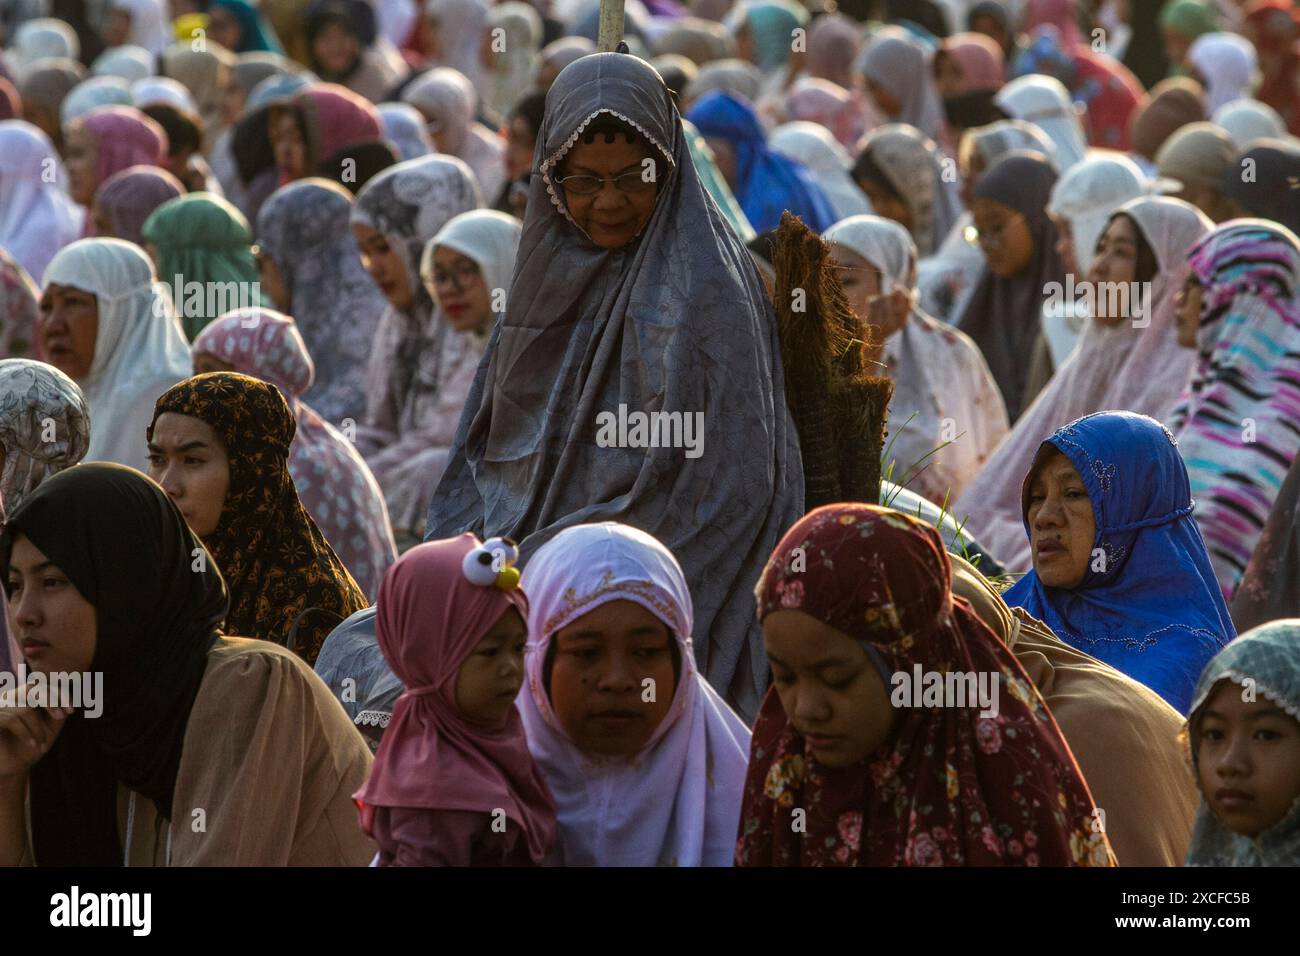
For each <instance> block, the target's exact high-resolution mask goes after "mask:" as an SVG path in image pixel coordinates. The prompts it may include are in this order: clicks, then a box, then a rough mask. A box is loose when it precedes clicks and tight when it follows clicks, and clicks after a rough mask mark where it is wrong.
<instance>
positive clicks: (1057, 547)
mask: <svg viewBox="0 0 1300 956" xmlns="http://www.w3.org/2000/svg"><path fill="white" fill-rule="evenodd" d="M1064 553H1065V545H1063V544H1061V542H1059V541H1040V542H1038V555H1039V557H1043V558H1050V557H1055V556H1056V555H1058V554H1064Z"/></svg>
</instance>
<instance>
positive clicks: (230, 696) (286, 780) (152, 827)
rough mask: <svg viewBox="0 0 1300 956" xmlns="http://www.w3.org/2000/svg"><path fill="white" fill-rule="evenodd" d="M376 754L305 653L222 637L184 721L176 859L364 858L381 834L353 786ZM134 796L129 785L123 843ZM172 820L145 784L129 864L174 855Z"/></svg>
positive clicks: (121, 823) (266, 862)
mask: <svg viewBox="0 0 1300 956" xmlns="http://www.w3.org/2000/svg"><path fill="white" fill-rule="evenodd" d="M370 763H371V756H370V750H369V748H368V747H367V746H366V744H365V740H364V738H362V736H361V734H360V733H359V732H358V731H357V729H356V727H354V726H353V724H352V722H351V721H350V720H349V719H348V717H347V714H346V713H344V711H343V708H342V707H341V706H340V705H339V703H338V701H337V700H335V699H334V697H333V696H332V695H331V694H330V692H329V689H328V688H327V687H326V686H325V684H324V683H322V681H321V680H320V678H318V677H317V676H316V675H315V673H313V672H312V670H311V668H309V667H308V666H307V665H306V664H305V663H303V661H302V660H300V659H299V658H298V657H297V656H296V655H294V654H292V653H290V652H288V651H286V650H285V649H284V648H282V647H280V646H278V645H275V644H270V643H267V642H265V641H254V640H248V639H246V638H221V639H219V640H218V641H217V642H216V643H215V644H214V645H213V646H212V649H211V650H210V651H209V652H208V666H207V670H206V671H205V672H204V675H203V683H202V685H201V686H200V687H199V692H198V696H197V697H195V699H194V709H193V710H192V711H191V712H190V719H189V723H188V725H187V726H186V730H185V742H184V745H183V749H182V751H181V762H180V768H179V770H178V771H177V774H176V793H175V798H174V801H173V807H174V813H173V820H172V825H171V827H170V834H171V864H170V865H172V866H365V865H366V864H367V863H369V862H370V859H371V857H373V856H374V853H375V844H374V843H373V842H372V841H371V840H370V838H369V837H367V836H366V835H365V834H364V833H362V832H361V828H360V826H359V824H358V819H357V810H356V807H355V806H354V805H353V803H352V794H353V793H355V792H356V791H357V790H358V789H360V787H361V785H362V783H364V782H365V778H366V774H367V773H368V772H369V770H370ZM131 796H132V794H131V791H129V790H127V788H126V787H123V786H120V785H119V787H118V801H117V804H118V837H119V839H120V840H121V841H122V844H123V846H124V847H125V846H126V833H127V819H128V815H129V807H130V803H131V799H130V798H131ZM198 811H202V813H201V814H200V813H199V812H198ZM200 823H202V825H203V828H202V829H200ZM30 827H31V824H30V819H29V821H28V835H27V841H28V842H27V845H28V849H27V851H26V852H25V853H24V855H23V860H22V865H24V866H31V865H32V864H33V860H32V854H31V829H30ZM168 832H169V828H168V826H167V823H166V821H165V820H161V819H159V817H158V814H157V812H156V810H155V809H154V805H153V802H152V801H151V800H149V799H147V798H145V797H141V796H138V795H137V796H136V798H135V813H134V820H133V822H132V824H131V833H132V835H131V841H130V854H129V858H130V865H131V866H164V865H167V844H168Z"/></svg>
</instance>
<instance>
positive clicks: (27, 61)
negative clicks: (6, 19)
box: [4, 17, 81, 80]
mask: <svg viewBox="0 0 1300 956" xmlns="http://www.w3.org/2000/svg"><path fill="white" fill-rule="evenodd" d="M4 56H5V60H6V61H7V62H8V63H9V66H10V67H11V68H12V69H13V71H14V74H15V75H16V76H17V77H18V78H19V79H20V80H21V79H22V78H23V77H24V76H25V75H26V74H27V72H28V71H29V70H30V69H31V68H32V64H33V63H35V62H36V61H37V60H46V59H51V58H58V59H65V60H76V59H78V58H79V57H80V56H81V42H80V41H79V40H78V39H77V33H76V31H75V30H73V29H72V27H70V26H69V25H68V24H66V23H64V22H63V21H62V20H56V19H54V18H53V17H38V18H37V19H35V20H28V21H27V22H26V23H23V24H22V25H21V26H19V27H18V29H17V30H15V31H14V36H13V41H12V42H11V43H10V45H9V48H8V49H6V50H5V51H4Z"/></svg>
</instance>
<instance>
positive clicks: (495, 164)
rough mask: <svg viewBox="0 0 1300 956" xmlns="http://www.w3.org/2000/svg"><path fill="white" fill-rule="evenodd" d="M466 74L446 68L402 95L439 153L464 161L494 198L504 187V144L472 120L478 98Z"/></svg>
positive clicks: (426, 74)
mask: <svg viewBox="0 0 1300 956" xmlns="http://www.w3.org/2000/svg"><path fill="white" fill-rule="evenodd" d="M474 89H475V88H474V86H473V85H472V84H471V83H470V81H469V79H468V78H467V77H466V76H465V74H463V73H460V72H458V71H456V70H453V69H451V68H449V67H442V66H440V67H438V68H436V69H433V70H430V71H429V72H428V73H425V74H424V75H423V76H421V77H420V78H419V79H417V80H416V81H415V82H414V83H412V84H411V85H410V86H408V87H407V88H406V90H405V91H404V92H403V93H402V101H403V102H405V103H409V104H410V105H411V106H414V107H415V108H416V109H417V110H419V111H420V113H421V114H422V115H423V116H424V118H425V120H426V121H428V124H429V133H430V134H431V135H432V136H433V142H434V145H435V146H437V147H438V152H440V153H444V154H446V155H448V156H455V157H457V158H459V159H463V160H464V161H465V165H467V166H469V168H470V169H472V170H473V171H474V176H475V177H476V178H477V179H478V185H479V189H480V190H481V191H482V193H483V195H484V196H496V195H498V194H499V193H500V192H501V187H502V186H503V185H504V184H505V176H506V166H505V144H504V143H502V141H501V137H499V136H497V135H495V134H493V132H492V131H491V130H489V129H488V128H487V127H486V126H484V125H483V124H482V123H479V122H478V121H476V120H475V119H474V113H475V107H476V105H477V94H476V93H475V92H474Z"/></svg>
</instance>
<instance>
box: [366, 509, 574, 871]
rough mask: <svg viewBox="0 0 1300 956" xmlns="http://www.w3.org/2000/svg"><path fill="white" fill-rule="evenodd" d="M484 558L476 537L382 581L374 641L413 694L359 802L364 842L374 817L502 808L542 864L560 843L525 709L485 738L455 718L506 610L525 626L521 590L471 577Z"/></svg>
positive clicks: (413, 559)
mask: <svg viewBox="0 0 1300 956" xmlns="http://www.w3.org/2000/svg"><path fill="white" fill-rule="evenodd" d="M480 548H482V545H481V544H480V543H479V540H478V538H476V537H475V536H474V535H473V534H470V533H469V532H466V533H465V534H462V535H461V536H460V537H458V538H447V539H445V540H442V541H429V542H426V543H424V544H420V545H416V546H415V547H414V548H412V549H411V550H410V551H407V552H406V553H405V554H404V555H402V557H400V558H399V559H398V560H397V563H396V564H394V565H393V566H392V568H391V569H389V572H388V574H386V575H385V576H384V583H383V586H382V587H381V588H380V589H379V605H378V611H377V614H376V615H375V637H376V639H377V640H378V642H379V649H380V650H381V651H382V652H383V654H384V660H385V661H387V662H388V666H389V667H391V668H392V669H393V673H394V674H395V675H396V676H397V677H398V679H399V680H401V681H402V683H403V684H404V685H405V686H406V688H407V689H406V691H405V692H404V693H403V694H402V695H401V696H400V697H398V698H397V703H396V705H395V706H394V707H393V717H392V720H391V721H390V722H389V724H388V729H387V730H386V731H385V732H384V740H383V743H381V744H380V745H379V752H378V753H376V754H375V763H374V766H373V767H372V768H371V770H370V777H369V779H367V780H366V784H365V786H364V787H362V788H361V789H360V790H358V791H357V793H356V794H355V799H356V800H357V801H359V806H360V807H361V826H362V829H364V830H365V831H366V833H370V832H371V830H372V825H373V822H374V809H375V808H376V807H410V808H417V809H419V808H423V809H428V810H468V811H483V812H484V813H490V812H491V811H492V810H494V809H497V808H500V809H502V810H505V812H506V816H507V817H508V818H509V819H511V820H513V821H515V823H517V824H518V825H519V826H520V828H521V829H522V830H523V832H524V834H525V836H526V838H527V840H528V853H529V856H530V857H532V859H533V862H535V863H540V862H541V861H542V859H543V857H544V856H545V855H546V852H547V850H548V849H549V848H550V846H551V844H552V843H553V842H554V840H555V806H554V803H553V802H552V800H551V794H550V791H549V790H548V789H547V787H546V781H545V780H544V779H543V778H542V774H541V772H540V771H539V770H538V769H537V765H536V764H535V763H533V758H532V757H531V756H530V755H529V753H528V742H527V740H526V739H525V737H524V727H523V723H522V722H521V721H520V719H519V711H518V709H517V708H512V709H511V710H510V714H509V716H508V717H507V718H506V721H505V723H504V725H503V726H502V727H501V728H500V729H498V730H484V729H482V728H479V727H476V726H474V725H472V724H470V723H468V722H466V720H465V719H464V718H463V717H461V715H460V712H459V711H458V710H457V708H456V675H457V674H458V673H459V671H460V666H461V664H463V663H464V662H465V659H466V658H467V657H469V655H470V652H471V651H473V649H474V646H475V645H476V644H478V642H479V641H480V640H481V639H482V637H483V635H484V634H486V633H487V632H488V631H489V630H491V628H492V626H493V625H494V624H495V623H496V622H497V620H498V619H499V618H500V617H501V615H502V614H504V613H505V612H506V610H507V609H508V608H511V607H513V608H515V609H516V610H517V611H518V612H519V613H520V614H521V615H522V616H523V617H524V618H525V619H526V618H527V616H528V599H527V598H526V597H525V596H524V592H523V591H522V590H520V589H519V588H518V587H516V588H514V589H513V590H509V591H507V590H503V589H501V588H498V587H497V586H496V585H495V584H488V585H486V586H481V585H478V584H473V583H471V582H470V580H469V579H468V578H467V577H466V573H465V570H464V564H465V559H466V557H467V556H468V555H469V554H470V552H472V551H474V550H476V549H480ZM486 553H487V552H484V554H486ZM490 561H491V557H490V556H489V563H490Z"/></svg>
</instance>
